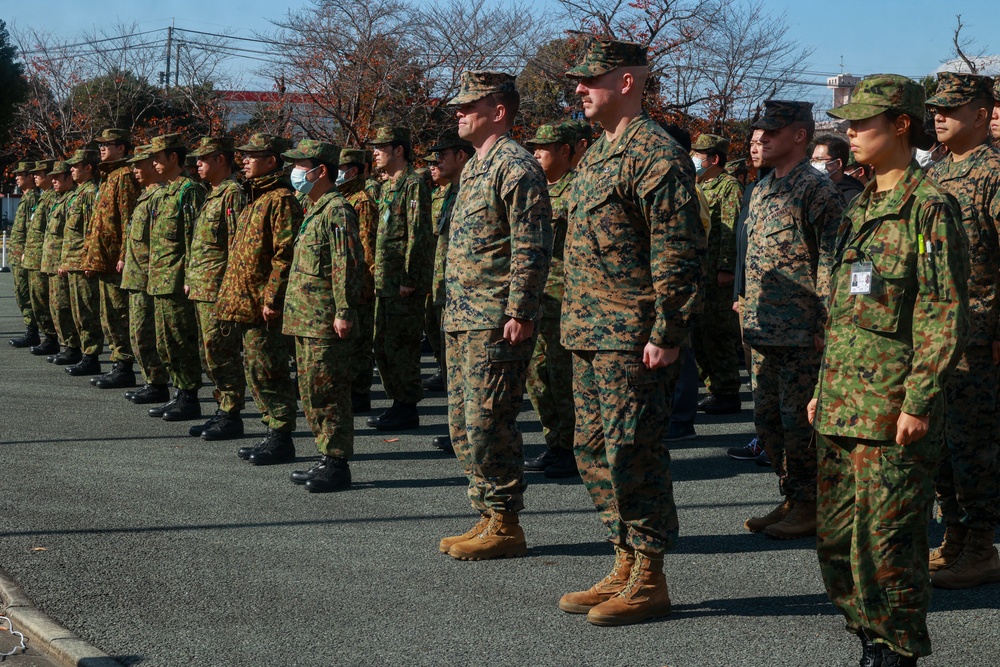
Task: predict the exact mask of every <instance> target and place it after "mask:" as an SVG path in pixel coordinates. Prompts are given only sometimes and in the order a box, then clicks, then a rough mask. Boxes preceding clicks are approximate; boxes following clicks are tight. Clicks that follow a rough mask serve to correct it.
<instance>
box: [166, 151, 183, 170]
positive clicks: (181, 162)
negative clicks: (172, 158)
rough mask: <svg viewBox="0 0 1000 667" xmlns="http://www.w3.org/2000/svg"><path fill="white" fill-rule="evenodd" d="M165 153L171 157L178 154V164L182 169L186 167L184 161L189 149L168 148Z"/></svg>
mask: <svg viewBox="0 0 1000 667" xmlns="http://www.w3.org/2000/svg"><path fill="white" fill-rule="evenodd" d="M164 153H165V154H166V155H170V154H171V153H176V154H177V164H179V165H180V166H181V168H183V167H184V161H185V160H186V159H187V153H188V149H187V148H184V147H180V148H168V149H167V150H165V151H164Z"/></svg>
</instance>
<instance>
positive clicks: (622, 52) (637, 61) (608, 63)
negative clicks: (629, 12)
mask: <svg viewBox="0 0 1000 667" xmlns="http://www.w3.org/2000/svg"><path fill="white" fill-rule="evenodd" d="M648 51H649V47H648V46H644V45H642V44H637V43H635V42H623V41H620V40H617V39H595V40H593V41H592V42H591V43H590V47H589V48H588V49H587V53H586V55H584V56H583V62H581V63H580V64H578V65H577V66H576V67H573V68H572V69H570V70H569V71H568V72H566V76H568V77H569V78H571V79H585V78H589V77H592V76H600V75H602V74H606V73H608V72H611V71H612V70H616V69H618V68H619V67H640V66H646V65H649V58H648V57H647V53H648Z"/></svg>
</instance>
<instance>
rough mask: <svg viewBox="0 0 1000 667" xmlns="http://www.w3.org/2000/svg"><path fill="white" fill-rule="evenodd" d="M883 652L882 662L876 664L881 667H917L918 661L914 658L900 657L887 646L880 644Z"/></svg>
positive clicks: (879, 646)
mask: <svg viewBox="0 0 1000 667" xmlns="http://www.w3.org/2000/svg"><path fill="white" fill-rule="evenodd" d="M878 648H879V649H880V651H881V656H880V657H881V659H882V661H881V662H878V663H875V664H877V665H879V666H880V667H916V664H917V659H916V658H914V657H912V656H905V655H900V654H898V653H896V652H895V651H893V650H892V649H891V648H889V646H888V645H887V644H879V645H878Z"/></svg>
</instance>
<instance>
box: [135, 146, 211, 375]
mask: <svg viewBox="0 0 1000 667" xmlns="http://www.w3.org/2000/svg"><path fill="white" fill-rule="evenodd" d="M183 147H184V145H183V143H182V140H181V136H180V135H179V134H165V135H162V136H159V137H155V138H154V139H153V143H152V145H151V146H150V148H149V153H150V155H152V154H153V153H157V152H160V151H169V150H172V149H175V148H183ZM204 201H205V188H203V187H202V186H201V185H200V184H198V183H196V182H195V181H193V180H192V179H191V178H189V177H187V176H185V175H183V172H182V174H181V175H180V176H178V177H177V178H176V179H175V180H173V181H171V182H169V183H166V184H164V186H163V189H162V191H161V192H160V197H159V204H158V205H157V207H156V214H155V215H154V216H153V217H152V220H151V221H150V226H149V274H148V277H147V280H146V293H147V294H149V295H150V296H151V297H153V313H154V317H155V321H156V351H157V352H158V353H159V355H160V359H162V360H163V364H164V366H166V367H167V372H168V373H169V374H170V379H171V381H172V382H173V385H174V388H175V389H178V390H186V391H193V390H197V389H199V388H200V387H201V384H202V382H201V355H200V351H201V346H200V344H199V342H198V316H197V315H196V314H195V308H194V303H193V302H192V301H191V300H190V299H188V297H187V295H186V294H184V281H185V276H186V270H187V265H188V256H189V255H190V248H191V239H192V237H193V235H194V224H195V220H197V218H198V212H199V211H200V210H201V205H202V203H203V202H204Z"/></svg>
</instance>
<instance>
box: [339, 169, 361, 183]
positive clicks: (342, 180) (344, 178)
mask: <svg viewBox="0 0 1000 667" xmlns="http://www.w3.org/2000/svg"><path fill="white" fill-rule="evenodd" d="M357 175H358V174H357V172H355V173H354V176H351V177H350V178H347V171H344V170H341V171H340V172H339V173H338V174H337V185H338V186H341V185H343V184H344V183H347V182H348V181H353V180H354V178H355V177H356V176H357Z"/></svg>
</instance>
